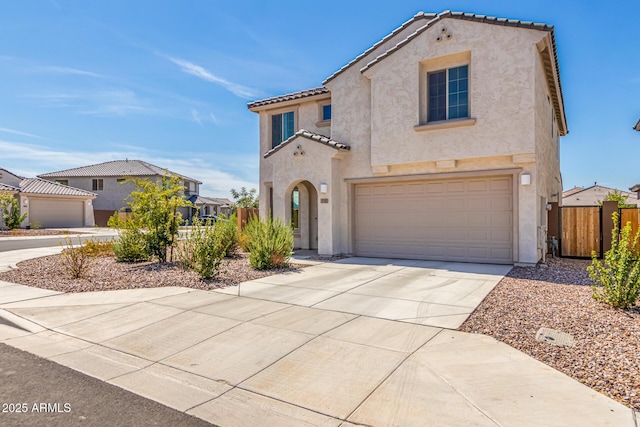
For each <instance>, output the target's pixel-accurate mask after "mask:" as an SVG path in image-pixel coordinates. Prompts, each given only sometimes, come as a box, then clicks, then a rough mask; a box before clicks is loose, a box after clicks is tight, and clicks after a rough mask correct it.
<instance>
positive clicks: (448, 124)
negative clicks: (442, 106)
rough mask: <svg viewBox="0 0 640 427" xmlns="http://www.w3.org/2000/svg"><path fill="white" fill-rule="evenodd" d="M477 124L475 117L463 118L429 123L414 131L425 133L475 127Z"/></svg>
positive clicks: (415, 128) (419, 126) (416, 127)
mask: <svg viewBox="0 0 640 427" xmlns="http://www.w3.org/2000/svg"><path fill="white" fill-rule="evenodd" d="M475 124H476V119H475V118H473V117H470V118H462V119H450V120H440V121H438V122H427V123H425V124H423V125H418V126H414V128H413V130H415V131H416V132H423V131H429V130H438V129H452V128H460V127H465V126H473V125H475Z"/></svg>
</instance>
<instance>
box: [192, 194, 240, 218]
mask: <svg viewBox="0 0 640 427" xmlns="http://www.w3.org/2000/svg"><path fill="white" fill-rule="evenodd" d="M189 201H190V202H191V203H193V205H194V206H195V207H194V208H193V209H194V210H193V212H192V214H191V215H194V214H195V212H196V211H198V215H200V216H202V215H221V214H222V215H229V213H230V211H231V201H230V200H229V199H219V198H213V197H204V196H199V195H196V194H194V195H193V196H191V197H189Z"/></svg>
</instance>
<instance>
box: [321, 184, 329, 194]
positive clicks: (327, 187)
mask: <svg viewBox="0 0 640 427" xmlns="http://www.w3.org/2000/svg"><path fill="white" fill-rule="evenodd" d="M327 191H329V186H328V185H327V184H324V183H323V184H320V193H322V194H327Z"/></svg>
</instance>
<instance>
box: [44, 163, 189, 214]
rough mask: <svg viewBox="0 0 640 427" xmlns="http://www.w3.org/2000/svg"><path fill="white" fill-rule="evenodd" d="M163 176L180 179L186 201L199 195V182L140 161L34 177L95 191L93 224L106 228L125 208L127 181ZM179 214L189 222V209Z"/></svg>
mask: <svg viewBox="0 0 640 427" xmlns="http://www.w3.org/2000/svg"><path fill="white" fill-rule="evenodd" d="M166 174H172V175H177V176H179V177H180V178H181V180H182V181H181V184H182V185H184V187H185V194H184V196H185V197H186V198H189V197H191V196H192V195H197V194H198V193H199V186H200V184H202V183H201V182H200V181H198V180H196V179H193V178H188V177H186V176H182V175H180V174H177V173H175V172H171V171H169V170H167V169H164V168H161V167H159V166H155V165H152V164H151V163H147V162H143V161H142V160H128V159H127V160H114V161H110V162H104V163H99V164H97V165H90V166H83V167H79V168H73V169H67V170H63V171H58V172H49V173H44V174H41V175H38V177H40V178H44V179H47V180H50V181H55V182H58V183H60V184H65V185H71V186H73V187H77V188H82V189H84V190H87V191H92V192H95V193H96V194H97V195H98V196H97V198H96V200H95V201H94V203H93V205H94V206H93V207H94V212H95V218H96V224H97V225H99V226H106V225H107V221H108V219H109V217H111V216H112V215H113V213H114V212H115V211H119V210H120V209H124V208H126V207H127V202H126V201H125V200H126V199H128V197H129V195H130V194H131V191H133V190H134V186H133V185H132V184H131V183H126V181H127V179H128V178H148V179H150V180H156V181H157V180H160V179H161V178H162V176H163V175H166ZM181 212H182V216H183V218H185V219H189V218H190V217H191V216H190V214H191V209H190V208H183V209H181Z"/></svg>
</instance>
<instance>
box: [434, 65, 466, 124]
mask: <svg viewBox="0 0 640 427" xmlns="http://www.w3.org/2000/svg"><path fill="white" fill-rule="evenodd" d="M427 90H428V99H427V104H428V116H427V117H428V118H427V121H429V122H436V121H441V120H451V119H459V118H465V117H469V66H468V65H463V66H460V67H455V68H449V69H446V70H440V71H436V72H432V73H428V74H427Z"/></svg>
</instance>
